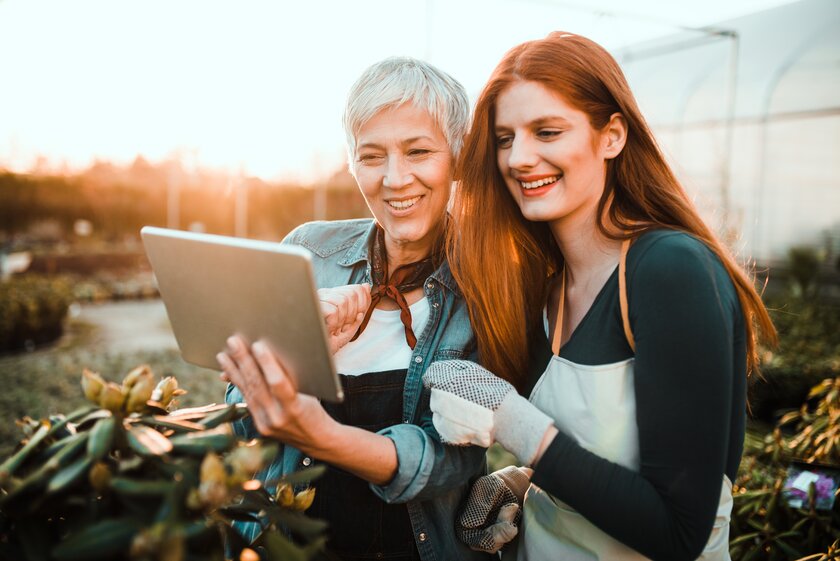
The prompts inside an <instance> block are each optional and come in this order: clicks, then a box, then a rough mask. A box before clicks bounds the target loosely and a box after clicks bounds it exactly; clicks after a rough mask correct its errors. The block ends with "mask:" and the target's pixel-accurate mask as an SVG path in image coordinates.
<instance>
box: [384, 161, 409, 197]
mask: <svg viewBox="0 0 840 561" xmlns="http://www.w3.org/2000/svg"><path fill="white" fill-rule="evenodd" d="M413 180H414V177H413V176H412V174H411V169H410V168H409V166H407V165H406V163H405V162H403V161H402V158H389V159H388V167H387V168H386V169H385V175H384V177H383V178H382V185H383V186H385V187H389V188H391V189H399V188H400V187H405V186H406V185H408V184H410V183H411V182H412V181H413Z"/></svg>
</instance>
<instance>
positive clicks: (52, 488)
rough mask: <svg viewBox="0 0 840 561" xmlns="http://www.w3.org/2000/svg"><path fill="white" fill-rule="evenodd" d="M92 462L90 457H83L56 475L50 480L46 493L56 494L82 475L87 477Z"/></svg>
mask: <svg viewBox="0 0 840 561" xmlns="http://www.w3.org/2000/svg"><path fill="white" fill-rule="evenodd" d="M88 442H90V441H88ZM93 462H94V459H93V458H91V457H90V456H84V457H81V458H79V459H78V460H76V461H75V462H74V463H72V464H70V465H69V466H67V467H65V468H64V469H62V470H61V471H59V472H58V473H56V474H55V475H54V476H53V478H52V479H51V480H50V483H49V485H47V493H57V492H59V491H62V490H64V489H65V488H67V487H69V486H70V485H72V484H73V483H75V482H76V481H78V480H79V479H80V478H81V477H82V476H83V475H87V473H88V470H90V466H92V465H93Z"/></svg>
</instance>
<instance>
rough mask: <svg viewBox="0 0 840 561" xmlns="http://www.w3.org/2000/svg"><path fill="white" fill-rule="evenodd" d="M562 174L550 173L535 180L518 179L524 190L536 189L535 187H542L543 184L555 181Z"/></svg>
mask: <svg viewBox="0 0 840 561" xmlns="http://www.w3.org/2000/svg"><path fill="white" fill-rule="evenodd" d="M561 177H563V175H562V174H561V175H552V176H551V177H543V178H542V179H537V180H536V181H520V182H519V185H521V186H522V188H523V189H525V190H526V191H528V190H530V189H536V188H537V187H542V186H544V185H549V184H551V183H554V182H555V181H559V180H560V178H561Z"/></svg>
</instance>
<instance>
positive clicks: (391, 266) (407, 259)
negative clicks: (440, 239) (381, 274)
mask: <svg viewBox="0 0 840 561" xmlns="http://www.w3.org/2000/svg"><path fill="white" fill-rule="evenodd" d="M436 243H437V235H431V234H429V235H427V236H426V238H424V239H422V240H418V241H415V242H399V241H397V240H394V239H390V238H389V236H388V235H387V234H386V235H385V251H386V252H387V253H388V270H389V271H391V272H393V271H396V270H397V269H398V268H399V267H402V266H403V265H408V264H409V263H416V262H417V261H420V260H422V259H425V258H426V257H428V256H429V255H431V254H432V251H433V250H434V248H435V244H436Z"/></svg>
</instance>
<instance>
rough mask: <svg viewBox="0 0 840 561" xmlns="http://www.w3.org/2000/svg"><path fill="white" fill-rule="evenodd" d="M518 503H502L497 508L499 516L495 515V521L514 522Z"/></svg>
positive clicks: (517, 511) (517, 512) (517, 514)
mask: <svg viewBox="0 0 840 561" xmlns="http://www.w3.org/2000/svg"><path fill="white" fill-rule="evenodd" d="M519 510H520V508H519V505H518V504H516V503H508V504H506V505H502V508H500V509H499V516H498V517H496V521H497V522H509V523H510V524H515V523H516V518H517V516H519Z"/></svg>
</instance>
